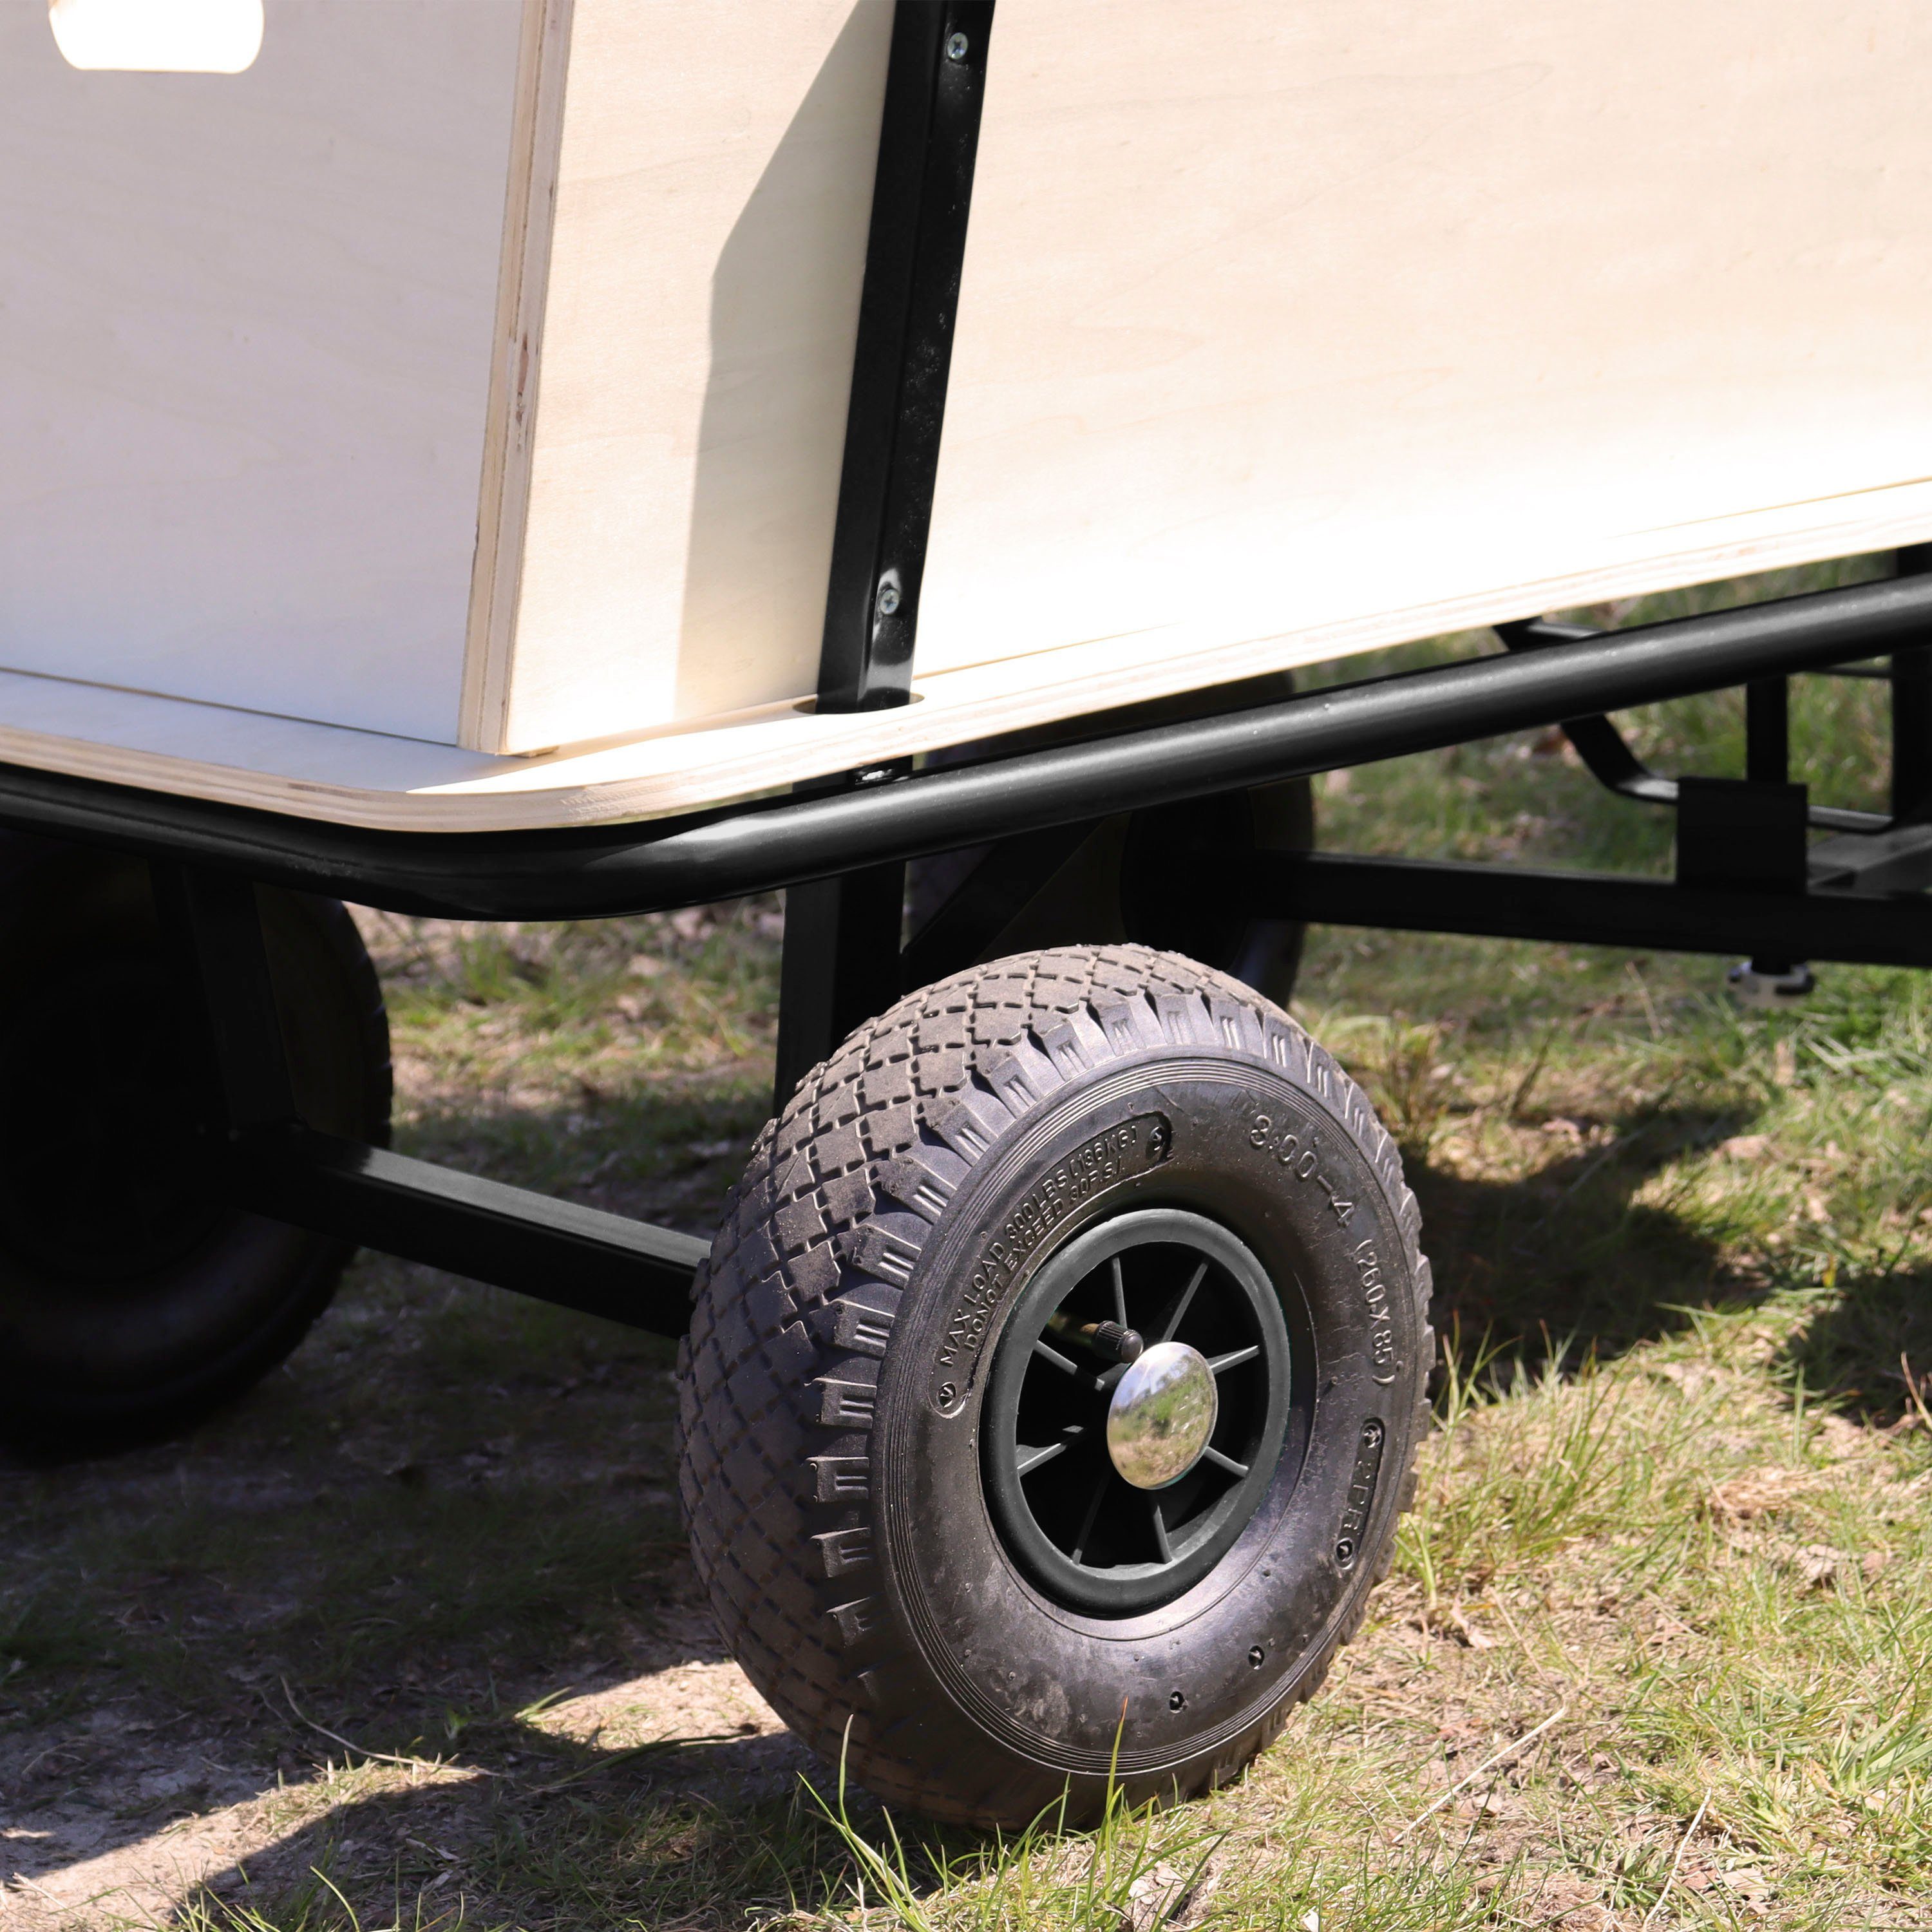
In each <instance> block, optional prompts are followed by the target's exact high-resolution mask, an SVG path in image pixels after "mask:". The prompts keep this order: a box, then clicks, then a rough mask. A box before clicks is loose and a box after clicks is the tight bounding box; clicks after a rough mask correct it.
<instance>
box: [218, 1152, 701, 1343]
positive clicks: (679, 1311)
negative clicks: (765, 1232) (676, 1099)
mask: <svg viewBox="0 0 1932 1932" xmlns="http://www.w3.org/2000/svg"><path fill="white" fill-rule="evenodd" d="M229 1185H230V1187H231V1188H232V1190H233V1198H234V1200H235V1203H236V1205H237V1206H238V1207H242V1208H252V1209H253V1210H254V1211H255V1212H256V1213H257V1214H266V1215H268V1216H269V1217H271V1218H272V1220H278V1221H287V1222H288V1223H291V1224H292V1225H293V1226H296V1227H298V1228H308V1229H313V1230H314V1232H316V1233H317V1234H319V1235H337V1236H339V1237H340V1238H341V1239H343V1240H344V1241H353V1242H355V1243H356V1244H359V1245H360V1246H366V1247H372V1248H380V1249H381V1250H383V1253H385V1254H391V1255H399V1256H401V1257H402V1259H404V1260H405V1261H411V1262H425V1263H426V1264H427V1265H428V1266H430V1267H431V1268H446V1269H448V1270H449V1272H450V1273H451V1274H460V1275H464V1276H466V1277H468V1278H469V1280H472V1281H481V1282H488V1283H490V1284H492V1285H493V1286H495V1287H497V1288H507V1289H514V1291H515V1292H517V1294H519V1295H531V1296H533V1297H534V1298H535V1299H536V1300H538V1301H548V1302H553V1303H554V1304H556V1306H557V1307H559V1308H574V1309H577V1310H580V1312H582V1313H584V1314H586V1315H601V1316H604V1318H605V1319H607V1320H609V1321H612V1322H622V1323H623V1325H625V1327H626V1328H642V1329H644V1330H646V1331H648V1332H649V1333H650V1334H654V1335H672V1336H676V1335H682V1334H683V1333H684V1331H685V1329H686V1328H688V1327H689V1326H690V1320H691V1276H692V1274H693V1273H694V1271H696V1269H697V1265H698V1264H699V1262H701V1261H703V1259H704V1257H705V1255H706V1253H707V1252H708V1249H709V1244H708V1243H706V1242H703V1241H698V1240H697V1239H696V1238H694V1237H693V1236H691V1235H679V1234H676V1233H674V1232H672V1230H670V1229H668V1228H657V1227H652V1226H650V1225H649V1223H646V1222H643V1221H632V1220H627V1219H625V1217H624V1216H622V1215H621V1214H605V1213H604V1211H602V1210H601V1208H586V1207H583V1206H581V1205H579V1204H578V1203H577V1202H574V1201H559V1200H556V1199H553V1198H552V1197H551V1196H549V1195H547V1194H535V1193H531V1192H530V1191H529V1190H527V1189H526V1188H521V1187H505V1185H504V1184H502V1182H501V1181H485V1180H482V1179H480V1178H478V1177H477V1176H476V1175H469V1174H458V1173H456V1172H453V1171H452V1169H449V1168H446V1167H438V1166H435V1165H434V1163H431V1162H429V1161H426V1160H411V1159H410V1157H408V1156H407V1155H406V1154H393V1153H392V1152H391V1151H389V1149H388V1148H377V1147H365V1146H362V1145H359V1144H358V1143H356V1142H353V1141H345V1140H338V1139H335V1137H334V1136H332V1135H329V1134H321V1133H316V1132H315V1131H314V1129H312V1128H309V1127H301V1126H298V1125H296V1124H293V1123H290V1124H284V1126H281V1127H275V1128H269V1129H264V1130H259V1131H257V1132H256V1133H252V1134H249V1135H246V1136H243V1137H242V1138H241V1139H239V1140H238V1141H237V1142H236V1143H235V1144H234V1145H233V1148H231V1149H230V1151H229Z"/></svg>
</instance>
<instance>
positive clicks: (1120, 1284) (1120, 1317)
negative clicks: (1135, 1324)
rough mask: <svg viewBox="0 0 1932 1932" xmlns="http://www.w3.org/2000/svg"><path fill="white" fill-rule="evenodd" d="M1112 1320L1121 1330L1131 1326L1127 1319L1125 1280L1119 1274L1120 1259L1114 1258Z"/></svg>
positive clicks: (1125, 1278)
mask: <svg viewBox="0 0 1932 1932" xmlns="http://www.w3.org/2000/svg"><path fill="white" fill-rule="evenodd" d="M1114 1319H1115V1321H1116V1322H1118V1323H1119V1324H1120V1325H1121V1327H1122V1328H1130V1327H1131V1326H1132V1324H1131V1323H1130V1322H1129V1321H1128V1319H1127V1277H1126V1276H1125V1275H1124V1274H1121V1258H1120V1256H1118V1255H1116V1256H1115V1257H1114Z"/></svg>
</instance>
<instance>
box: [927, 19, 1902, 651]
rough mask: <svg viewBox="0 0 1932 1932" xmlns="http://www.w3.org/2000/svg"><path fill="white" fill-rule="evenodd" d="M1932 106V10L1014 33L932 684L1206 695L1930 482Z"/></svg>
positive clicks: (941, 557)
mask: <svg viewBox="0 0 1932 1932" xmlns="http://www.w3.org/2000/svg"><path fill="white" fill-rule="evenodd" d="M1928 81H1932V13H1927V10H1926V9H1925V8H1924V7H1922V6H1920V5H1914V4H1912V0H1833V3H1832V4H1830V5H1818V4H1816V0H1699V4H1697V5H1692V6H1685V5H1682V4H1681V0H1628V4H1625V5H1621V6H1617V7H1603V6H1589V5H1577V4H1564V5H1550V6H1544V7H1526V6H1524V5H1521V4H1520V0H1426V3H1425V0H1296V4H1295V5H1292V6H1284V5H1279V4H1277V0H1190V4H1189V5H1185V6H1175V5H1168V4H1163V0H1001V7H1000V9H999V13H998V21H997V25H996V27H995V34H994V40H993V44H992V57H991V64H990V73H989V84H988V94H987V103H986V117H985V122H984V126H983V133H982V138H981V145H980V162H979V172H978V178H977V184H976V188H975V193H974V209H973V217H972V228H971V237H970V240H969V243H968V254H967V260H966V271H965V293H964V295H963V297H962V304H961V315H960V324H959V337H958V341H957V344H956V353H955V358H954V363H953V378H952V388H951V393H950V402H949V407H948V413H947V428H946V440H945V445H944V452H943V455H942V459H941V470H940V478H939V487H938V511H937V515H936V519H935V527H934V532H933V540H932V553H931V555H930V557H929V562H928V567H927V574H926V584H925V590H924V594H923V598H922V619H921V630H920V636H919V658H920V662H921V664H922V666H923V667H925V668H926V670H928V671H929V672H932V673H943V672H945V671H947V670H952V669H954V668H957V667H962V666H965V665H968V664H976V663H984V662H988V661H993V660H996V659H1002V658H1004V659H1010V660H1013V659H1018V658H1020V657H1022V655H1025V654H1028V653H1034V652H1046V651H1051V650H1054V649H1059V648H1062V647H1064V646H1069V645H1072V644H1075V643H1082V642H1084V641H1089V640H1111V643H1110V646H1109V651H1108V653H1107V655H1108V658H1109V662H1110V663H1112V664H1113V665H1115V667H1117V669H1118V672H1119V674H1120V675H1121V677H1122V678H1123V679H1126V680H1127V681H1128V682H1133V680H1135V679H1138V678H1140V677H1142V676H1146V675H1150V674H1151V675H1158V674H1159V671H1158V667H1160V665H1161V664H1163V663H1166V662H1169V661H1173V660H1175V659H1177V658H1181V657H1184V656H1186V655H1190V654H1199V655H1198V659H1197V669H1196V676H1197V678H1199V679H1204V680H1205V678H1206V677H1208V676H1213V675H1226V674H1229V673H1230V672H1232V670H1235V669H1236V668H1241V669H1251V668H1258V667H1261V666H1262V665H1264V664H1266V663H1268V662H1269V661H1292V658H1294V657H1295V655H1297V654H1298V651H1299V649H1300V646H1299V645H1298V643H1297V642H1296V640H1297V639H1298V637H1306V636H1307V635H1308V634H1312V633H1315V632H1319V631H1322V630H1324V629H1325V628H1330V627H1334V626H1337V625H1341V626H1346V625H1350V624H1356V623H1361V622H1368V623H1370V624H1373V622H1374V621H1375V620H1376V619H1378V618H1381V617H1386V616H1388V615H1389V614H1390V613H1395V612H1398V611H1403V610H1408V611H1421V610H1428V609H1432V608H1436V609H1444V608H1448V607H1485V606H1486V607H1488V608H1490V609H1491V610H1493V611H1495V612H1496V613H1497V614H1507V612H1508V607H1511V606H1517V607H1524V608H1527V607H1530V605H1531V601H1532V600H1533V599H1534V598H1535V597H1536V596H1538V595H1539V594H1540V593H1539V592H1537V591H1536V590H1535V589H1534V588H1533V587H1532V586H1537V585H1539V584H1543V583H1549V582H1552V581H1554V580H1559V579H1565V578H1570V577H1576V576H1577V575H1578V574H1580V573H1581V574H1589V573H1592V572H1595V573H1597V574H1599V575H1600V576H1601V575H1604V574H1610V575H1621V576H1622V577H1635V578H1637V579H1638V580H1645V581H1649V582H1654V583H1659V584H1661V583H1667V582H1673V581H1685V580H1690V579H1692V578H1694V577H1696V576H1697V575H1698V574H1709V572H1708V571H1706V570H1705V569H1704V567H1703V564H1702V562H1700V561H1699V559H1702V558H1703V557H1704V556H1706V554H1707V553H1708V552H1709V549H1710V547H1711V546H1712V544H1713V542H1714V541H1719V540H1721V538H1722V537H1723V535H1724V533H1725V532H1726V531H1727V529H1730V528H1731V527H1733V526H1732V524H1731V523H1729V522H1727V520H1732V519H1742V520H1744V521H1743V522H1741V523H1738V524H1737V525H1736V527H1738V528H1743V527H1746V526H1748V525H1749V526H1751V527H1753V528H1756V527H1757V526H1756V525H1751V524H1750V520H1751V519H1752V518H1754V517H1757V518H1763V517H1769V518H1770V519H1771V520H1772V522H1774V523H1775V522H1776V521H1777V520H1778V518H1779V517H1784V520H1785V523H1786V524H1787V526H1791V527H1796V526H1802V524H1804V523H1805V522H1806V521H1807V520H1809V519H1810V518H1811V516H1812V514H1813V513H1812V512H1811V511H1808V510H1807V509H1806V508H1805V505H1808V504H1810V505H1817V506H1819V510H1818V514H1826V511H1825V509H1824V506H1825V505H1826V504H1827V503H1828V502H1829V501H1830V499H1841V500H1842V499H1846V498H1847V497H1848V496H1849V495H1850V494H1851V493H1856V492H1859V491H1864V490H1883V489H1886V488H1888V487H1891V486H1895V485H1899V484H1903V483H1906V482H1908V481H1912V479H1915V478H1921V477H1924V476H1925V475H1927V474H1928V473H1932V119H1928V118H1927V115H1926V114H1925V113H1924V98H1925V92H1926V88H1927V83H1928ZM1875 510H1876V506H1875ZM1876 514H1878V515H1879V516H1880V517H1882V514H1883V512H1882V510H1876ZM1270 640H1274V641H1272V642H1271V641H1270ZM1013 675H1014V676H1015V678H1016V680H1017V681H1020V682H1024V681H1025V679H1026V677H1027V675H1028V674H1027V673H1025V672H1023V671H1021V670H1019V669H1018V668H1017V667H1016V669H1015V671H1014V673H1013Z"/></svg>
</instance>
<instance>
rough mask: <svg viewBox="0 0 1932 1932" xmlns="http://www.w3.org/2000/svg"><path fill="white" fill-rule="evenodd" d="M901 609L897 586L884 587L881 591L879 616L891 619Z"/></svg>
mask: <svg viewBox="0 0 1932 1932" xmlns="http://www.w3.org/2000/svg"><path fill="white" fill-rule="evenodd" d="M898 607H899V587H898V585H897V584H896V583H887V584H884V585H882V586H880V591H879V615H880V616H881V617H889V616H891V615H892V613H893V612H894V611H895V610H897V609H898Z"/></svg>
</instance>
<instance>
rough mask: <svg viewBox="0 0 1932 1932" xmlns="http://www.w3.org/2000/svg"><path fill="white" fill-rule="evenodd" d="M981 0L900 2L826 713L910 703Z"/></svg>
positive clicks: (984, 20)
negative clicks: (940, 2) (915, 637)
mask: <svg viewBox="0 0 1932 1932" xmlns="http://www.w3.org/2000/svg"><path fill="white" fill-rule="evenodd" d="M992 29H993V5H992V0H946V3H945V4H943V5H935V0H898V5H897V6H896V7H895V8H894V10H893V13H892V50H891V53H890V55H889V58H888V60H887V63H886V95H885V105H884V108H883V113H882V115H881V118H880V128H879V161H878V169H877V175H876V177H875V178H874V184H873V189H872V217H871V227H870V229H869V232H868V235H867V238H866V243H865V283H864V287H863V289H862V293H861V294H860V296H859V332H858V338H857V341H856V344H855V346H854V348H853V362H852V397H851V401H850V405H849V407H848V408H847V413H846V420H845V455H844V464H843V467H842V469H841V472H840V475H839V480H838V518H837V521H836V522H835V524H834V526H833V530H832V572H831V580H830V583H829V586H828V588H827V590H826V600H825V637H824V642H823V645H822V646H821V648H820V655H819V668H818V704H819V708H820V709H821V710H824V711H870V710H873V709H880V708H883V707H884V706H890V705H895V704H904V703H906V702H907V700H909V699H910V696H911V694H912V659H913V636H914V633H915V631H916V628H917V625H918V620H919V586H920V583H921V582H922V579H923V577H924V576H925V573H926V535H927V532H928V529H929V526H930V525H931V523H932V492H933V485H934V482H935V478H936V477H937V475H938V469H939V440H940V432H941V427H942V425H944V421H945V416H946V383H947V375H948V374H949V372H950V370H951V368H952V362H953V326H954V323H955V322H956V320H957V318H958V314H959V283H960V275H961V272H962V267H963V265H964V263H965V254H966V221H967V216H968V211H969V210H970V208H971V204H972V198H973V166H974V160H975V158H976V157H977V154H978V152H979V146H980V107H981V105H982V103H983V101H984V99H985V95H986V45H987V42H988V40H989V39H990V37H991V36H992Z"/></svg>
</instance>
